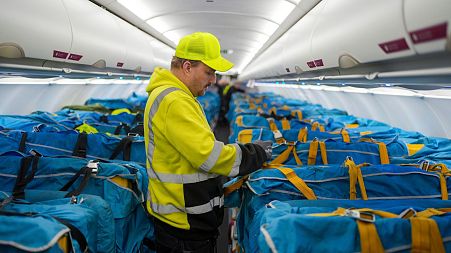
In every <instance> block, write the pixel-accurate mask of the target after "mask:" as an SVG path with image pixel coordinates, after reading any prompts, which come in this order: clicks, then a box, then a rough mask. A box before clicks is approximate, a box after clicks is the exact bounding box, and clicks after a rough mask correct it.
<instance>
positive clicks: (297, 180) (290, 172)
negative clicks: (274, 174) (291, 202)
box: [277, 168, 317, 200]
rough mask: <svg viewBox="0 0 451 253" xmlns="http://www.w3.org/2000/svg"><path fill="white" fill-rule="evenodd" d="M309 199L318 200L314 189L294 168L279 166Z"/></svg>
mask: <svg viewBox="0 0 451 253" xmlns="http://www.w3.org/2000/svg"><path fill="white" fill-rule="evenodd" d="M277 169H278V170H279V171H280V172H282V173H283V174H284V175H285V177H286V178H287V179H288V181H290V182H291V183H292V184H293V185H294V186H295V187H296V188H297V189H298V190H299V191H300V192H301V193H302V194H303V195H304V196H305V197H306V198H307V199H308V200H316V199H317V198H316V195H315V193H314V192H313V190H312V189H311V188H310V187H308V185H307V184H306V183H305V182H304V180H302V179H301V178H300V177H298V176H297V175H296V173H295V172H294V170H293V169H290V168H277Z"/></svg>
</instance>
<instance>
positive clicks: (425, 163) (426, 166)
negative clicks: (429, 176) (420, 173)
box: [420, 160, 431, 171]
mask: <svg viewBox="0 0 451 253" xmlns="http://www.w3.org/2000/svg"><path fill="white" fill-rule="evenodd" d="M429 165H431V163H430V162H429V161H428V160H423V161H421V163H420V169H422V170H425V171H429Z"/></svg>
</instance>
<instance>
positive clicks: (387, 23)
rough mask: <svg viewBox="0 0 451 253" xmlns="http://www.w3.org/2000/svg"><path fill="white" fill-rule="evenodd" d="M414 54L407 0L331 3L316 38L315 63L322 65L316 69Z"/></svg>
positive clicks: (314, 33) (343, 66)
mask: <svg viewBox="0 0 451 253" xmlns="http://www.w3.org/2000/svg"><path fill="white" fill-rule="evenodd" d="M414 54H415V51H414V50H413V45H412V43H411V42H410V40H409V35H408V33H407V32H406V30H405V28H404V18H403V0H368V1H359V0H348V1H327V2H326V4H325V7H324V9H323V10H322V12H321V18H320V19H318V22H317V25H316V26H315V29H314V32H313V36H312V59H311V60H312V61H318V62H319V63H320V65H319V66H316V68H315V69H321V68H334V67H342V68H349V67H354V66H356V65H358V64H359V63H369V62H376V61H383V60H389V59H394V58H400V57H406V56H411V55H414ZM316 65H317V64H316Z"/></svg>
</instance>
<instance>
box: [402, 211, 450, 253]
mask: <svg viewBox="0 0 451 253" xmlns="http://www.w3.org/2000/svg"><path fill="white" fill-rule="evenodd" d="M409 220H410V224H411V226H412V230H411V234H412V250H411V252H414V253H417V252H418V253H422V252H434V253H435V252H437V253H445V252H446V251H445V247H444V246H443V240H442V235H441V234H440V230H439V228H438V225H437V223H436V222H435V220H433V219H430V218H424V217H413V218H410V219H409Z"/></svg>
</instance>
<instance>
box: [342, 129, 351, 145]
mask: <svg viewBox="0 0 451 253" xmlns="http://www.w3.org/2000/svg"><path fill="white" fill-rule="evenodd" d="M340 133H341V136H343V142H346V143H350V142H351V138H350V137H349V133H348V130H346V129H345V128H343V129H341V131H340Z"/></svg>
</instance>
